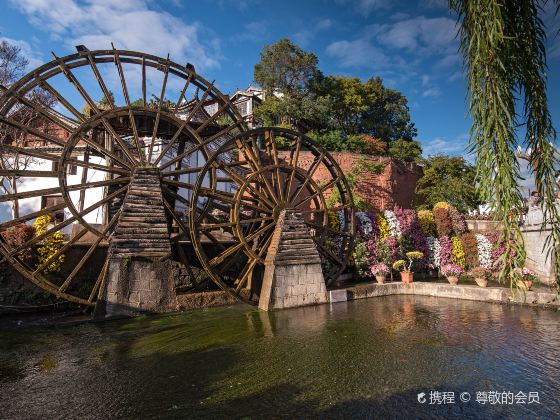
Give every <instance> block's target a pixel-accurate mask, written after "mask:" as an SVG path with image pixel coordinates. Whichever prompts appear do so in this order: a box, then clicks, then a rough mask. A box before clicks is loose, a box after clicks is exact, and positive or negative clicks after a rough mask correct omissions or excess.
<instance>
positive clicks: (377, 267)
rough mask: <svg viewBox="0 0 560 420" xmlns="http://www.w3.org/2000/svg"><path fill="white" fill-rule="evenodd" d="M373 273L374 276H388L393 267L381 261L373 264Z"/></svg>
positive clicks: (371, 269)
mask: <svg viewBox="0 0 560 420" xmlns="http://www.w3.org/2000/svg"><path fill="white" fill-rule="evenodd" d="M370 271H371V274H373V275H374V276H386V275H387V274H389V273H390V272H391V269H390V268H389V266H388V265H387V264H385V263H382V262H379V263H376V264H373V265H372V266H371V268H370Z"/></svg>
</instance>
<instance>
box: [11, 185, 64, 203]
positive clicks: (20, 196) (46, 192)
mask: <svg viewBox="0 0 560 420" xmlns="http://www.w3.org/2000/svg"><path fill="white" fill-rule="evenodd" d="M60 192H62V189H61V188H60V187H53V188H44V189H42V190H32V191H22V192H17V193H14V194H4V195H0V203H3V202H6V201H12V200H23V199H24V198H32V197H38V196H41V195H51V194H58V193H60Z"/></svg>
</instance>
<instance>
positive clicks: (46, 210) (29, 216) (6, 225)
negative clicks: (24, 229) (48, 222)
mask: <svg viewBox="0 0 560 420" xmlns="http://www.w3.org/2000/svg"><path fill="white" fill-rule="evenodd" d="M66 207H67V206H66V203H59V204H56V205H54V206H50V207H45V208H44V209H41V210H39V211H35V212H33V213H29V214H26V215H25V216H21V217H18V218H17V219H12V220H9V221H7V222H5V223H3V224H2V225H0V230H4V229H7V228H9V227H12V226H16V225H19V224H20V223H25V222H27V221H28V220H31V219H35V218H36V217H40V216H44V215H45V214H49V213H53V212H55V211H58V210H64V209H65V208H66Z"/></svg>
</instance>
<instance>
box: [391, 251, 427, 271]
mask: <svg viewBox="0 0 560 420" xmlns="http://www.w3.org/2000/svg"><path fill="white" fill-rule="evenodd" d="M405 255H406V258H407V259H408V264H407V263H406V261H405V260H398V261H396V262H395V263H394V264H393V268H394V269H395V270H398V271H411V270H412V264H413V263H414V261H416V260H421V259H422V258H424V254H422V253H421V252H418V251H410V252H407V253H406V254H405ZM401 261H402V262H401Z"/></svg>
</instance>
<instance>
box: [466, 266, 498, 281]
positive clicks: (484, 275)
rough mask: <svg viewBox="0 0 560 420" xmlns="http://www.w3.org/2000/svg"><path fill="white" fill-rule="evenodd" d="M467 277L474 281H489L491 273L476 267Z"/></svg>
mask: <svg viewBox="0 0 560 420" xmlns="http://www.w3.org/2000/svg"><path fill="white" fill-rule="evenodd" d="M469 275H470V276H472V277H474V278H475V279H484V280H489V279H490V277H491V275H492V271H490V270H489V269H487V268H484V267H476V268H473V269H472V270H471V271H469Z"/></svg>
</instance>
